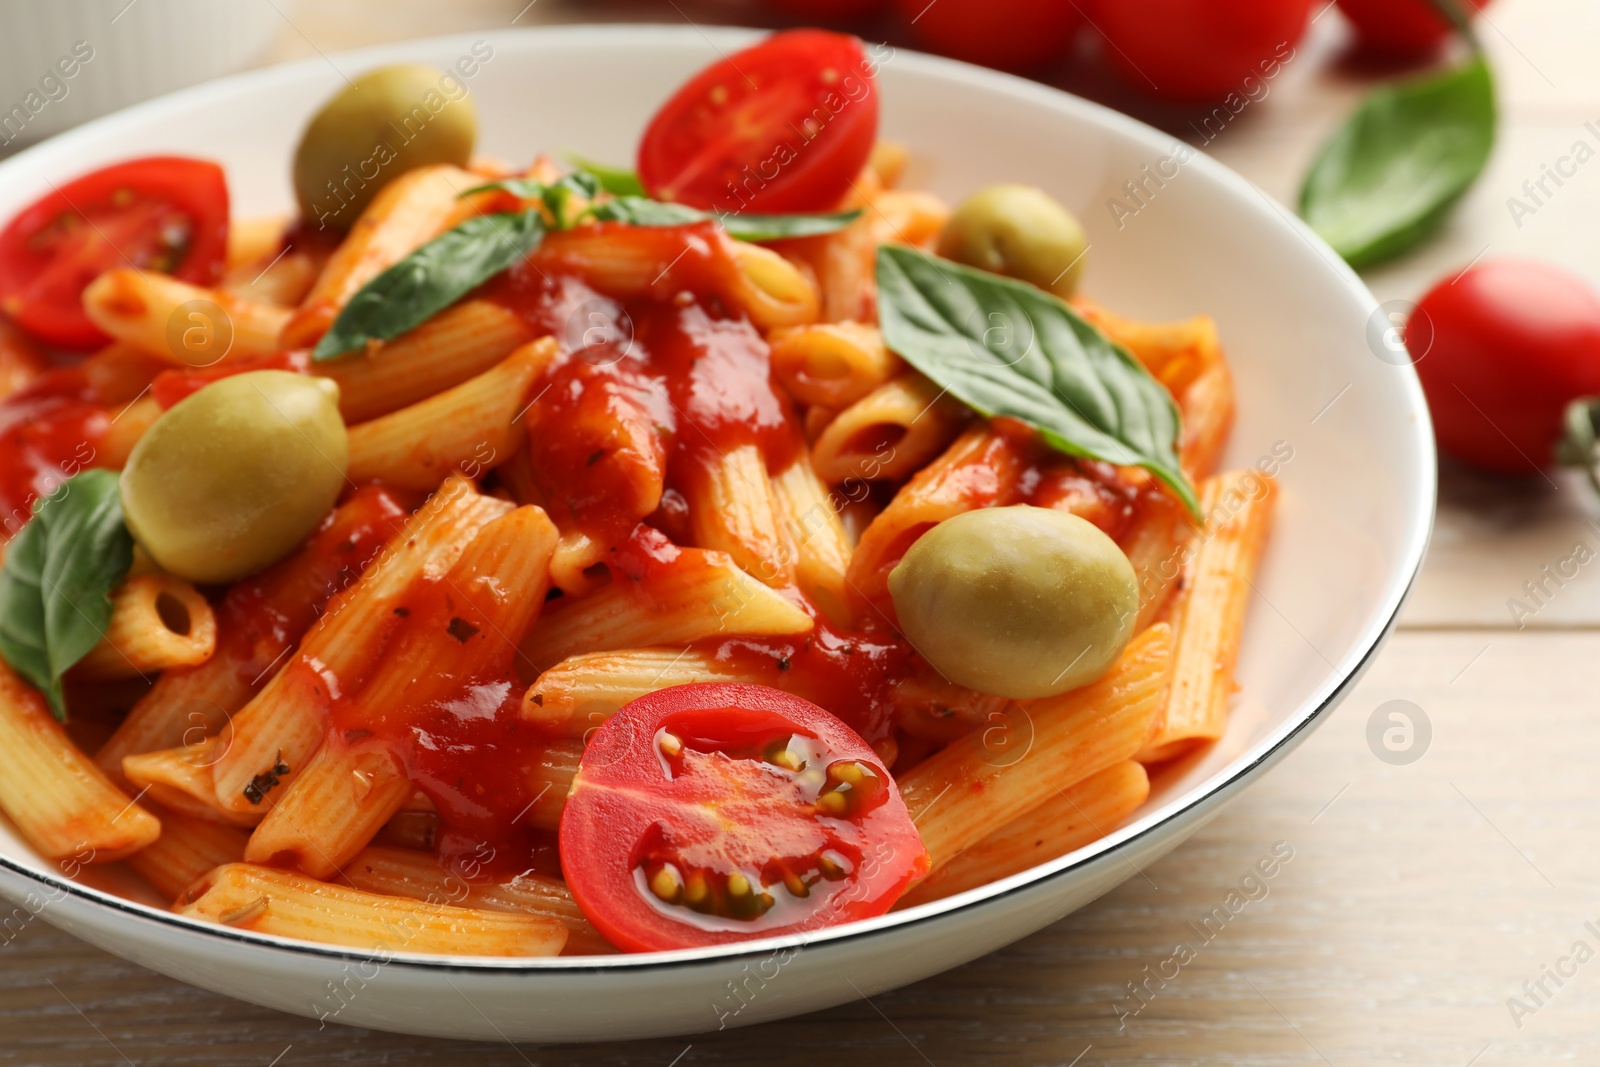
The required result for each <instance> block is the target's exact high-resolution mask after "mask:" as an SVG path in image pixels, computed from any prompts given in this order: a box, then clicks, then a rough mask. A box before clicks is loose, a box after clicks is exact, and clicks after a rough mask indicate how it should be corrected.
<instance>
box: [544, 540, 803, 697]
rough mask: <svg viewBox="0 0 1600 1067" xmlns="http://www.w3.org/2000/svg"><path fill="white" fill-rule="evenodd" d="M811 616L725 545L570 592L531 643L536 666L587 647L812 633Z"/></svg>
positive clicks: (675, 555) (686, 551)
mask: <svg viewBox="0 0 1600 1067" xmlns="http://www.w3.org/2000/svg"><path fill="white" fill-rule="evenodd" d="M812 626H813V622H812V619H811V616H809V615H807V614H806V613H805V612H804V611H802V610H801V609H800V608H798V607H796V606H795V605H794V604H793V603H791V602H790V601H789V600H787V599H786V598H784V597H783V596H782V595H781V594H780V593H777V592H774V591H773V590H771V589H768V588H767V587H766V586H764V585H762V584H761V583H760V582H758V581H756V580H755V579H754V578H752V577H750V575H748V574H746V573H745V572H744V571H742V570H740V569H739V568H738V567H736V566H735V565H734V563H733V561H732V560H731V559H730V558H729V557H728V556H727V554H726V553H723V552H711V551H706V550H705V549H699V548H681V549H675V550H674V551H672V552H671V553H670V555H669V557H668V558H667V559H666V560H663V561H661V562H660V563H659V564H657V565H655V566H652V567H651V568H650V570H649V571H648V573H646V574H644V575H643V576H641V577H639V578H638V579H637V580H634V579H630V578H622V579H617V580H613V581H612V583H611V584H610V585H606V586H602V587H601V588H599V589H597V590H595V591H594V592H592V593H590V594H588V595H587V596H584V597H578V598H574V599H572V600H568V599H567V598H565V597H563V598H562V599H561V600H559V601H557V602H556V603H555V604H554V605H552V606H551V609H550V610H549V611H547V612H546V613H545V615H544V619H543V621H542V622H541V623H540V625H539V626H538V627H536V628H535V629H534V631H533V632H532V633H531V634H530V635H529V636H528V638H527V640H525V641H524V642H523V646H522V652H523V654H524V655H525V656H526V657H527V659H528V661H529V662H530V663H531V664H532V665H533V667H534V668H535V669H536V670H544V669H546V668H549V667H553V666H555V665H556V664H557V663H559V662H561V661H562V660H564V659H566V658H567V657H569V656H575V655H577V654H578V653H580V652H609V651H612V650H615V649H620V648H641V647H644V646H647V645H683V644H688V643H689V642H691V641H698V640H700V639H701V638H706V637H716V636H718V635H720V634H743V635H753V636H781V635H787V634H803V633H809V632H810V631H811V628H812Z"/></svg>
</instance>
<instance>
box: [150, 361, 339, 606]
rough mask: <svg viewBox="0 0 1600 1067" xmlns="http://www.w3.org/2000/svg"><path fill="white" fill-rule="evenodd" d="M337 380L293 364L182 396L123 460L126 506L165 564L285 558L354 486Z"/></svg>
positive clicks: (238, 566)
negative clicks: (293, 368)
mask: <svg viewBox="0 0 1600 1067" xmlns="http://www.w3.org/2000/svg"><path fill="white" fill-rule="evenodd" d="M348 461H349V442H348V440H347V438H346V436H345V428H344V420H342V419H341V418H340V417H339V387H338V385H336V384H334V383H333V382H332V381H329V380H328V379H327V378H312V377H308V376H306V375H303V374H292V373H290V372H289V371H281V370H263V371H251V372H249V373H246V374H235V375H233V376H232V377H229V378H222V379H220V380H218V381H215V382H212V383H211V384H210V385H208V386H206V387H205V388H203V389H201V390H200V391H199V392H197V393H195V394H194V395H193V396H190V397H186V398H185V399H183V400H181V401H179V402H178V403H176V404H174V405H173V406H172V408H171V409H170V410H168V411H167V412H166V413H165V414H163V415H162V416H161V417H160V418H159V419H157V420H156V421H155V423H154V424H153V425H151V427H150V429H148V430H146V431H145V434H144V436H143V437H142V438H140V439H139V443H138V444H137V445H135V446H134V448H133V452H132V453H131V454H130V455H129V456H128V463H127V466H125V467H124V468H123V469H122V481H121V495H122V513H123V518H124V519H125V520H126V521H127V524H128V530H129V532H130V533H132V534H133V537H134V540H136V541H138V542H139V544H140V545H142V546H143V547H144V550H145V551H146V552H148V553H149V554H150V556H151V557H152V558H153V559H154V560H155V561H156V563H157V564H159V565H160V566H161V567H162V569H164V570H166V571H168V572H170V573H172V574H176V575H178V576H180V577H183V578H187V579H189V580H190V581H195V582H228V581H233V580H234V579H235V578H242V577H244V576H245V575H247V574H251V573H253V572H255V571H258V570H260V569H261V568H262V567H265V566H266V565H267V564H269V563H272V562H274V561H276V560H279V559H282V558H283V557H284V556H286V555H288V554H289V553H290V552H291V551H293V550H294V548H295V547H296V546H298V545H299V544H300V543H301V542H302V541H304V540H305V539H306V537H307V535H309V534H310V533H311V531H313V530H315V529H316V527H317V524H318V523H319V522H321V521H322V519H323V518H324V517H325V516H326V515H327V514H328V510H329V509H330V508H332V507H333V504H334V501H335V500H336V499H337V498H338V496H339V490H340V489H341V488H343V486H344V484H345V466H346V464H347V462H348Z"/></svg>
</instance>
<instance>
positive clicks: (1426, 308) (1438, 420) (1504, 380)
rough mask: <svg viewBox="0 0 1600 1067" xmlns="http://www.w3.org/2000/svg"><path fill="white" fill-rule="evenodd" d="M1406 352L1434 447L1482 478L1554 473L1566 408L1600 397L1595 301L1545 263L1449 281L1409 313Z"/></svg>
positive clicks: (1494, 267) (1491, 267) (1599, 320)
mask: <svg viewBox="0 0 1600 1067" xmlns="http://www.w3.org/2000/svg"><path fill="white" fill-rule="evenodd" d="M1406 344H1407V346H1408V347H1409V348H1410V351H1411V358H1412V359H1413V360H1415V361H1416V368H1417V375H1418V376H1419V377H1420V378H1421V379H1422V389H1423V392H1425V393H1426V394H1427V396H1428V407H1429V409H1430V410H1431V411H1432V413H1433V430H1434V434H1435V435H1436V436H1437V438H1438V440H1439V447H1440V448H1442V449H1443V450H1444V451H1446V452H1448V453H1450V454H1451V455H1453V456H1455V457H1457V458H1458V459H1463V460H1466V461H1467V462H1468V463H1472V464H1474V465H1476V466H1479V467H1483V468H1486V469H1488V470H1492V471H1501V472H1504V473H1507V474H1529V475H1532V474H1536V473H1537V472H1538V470H1539V468H1541V467H1545V466H1551V465H1553V464H1554V463H1555V455H1554V451H1555V445H1556V442H1557V441H1558V440H1559V439H1560V438H1561V435H1562V428H1563V427H1562V415H1563V412H1564V411H1565V410H1566V406H1567V402H1568V401H1570V400H1574V399H1576V398H1577V397H1580V396H1593V395H1597V394H1600V295H1596V293H1595V291H1594V289H1592V288H1591V287H1590V286H1589V284H1588V283H1587V282H1585V281H1584V280H1583V279H1582V278H1580V277H1578V276H1576V275H1574V274H1572V273H1570V272H1568V271H1566V270H1563V269H1562V268H1560V267H1556V266H1552V265H1550V264H1548V263H1538V262H1534V261H1532V260H1515V259H1505V260H1488V261H1485V262H1483V263H1479V264H1478V265H1476V266H1474V267H1472V268H1470V269H1468V270H1466V271H1463V272H1462V273H1461V274H1459V275H1457V274H1452V275H1450V276H1449V277H1447V278H1445V279H1443V280H1442V281H1440V282H1439V284H1438V285H1436V286H1434V287H1433V289H1432V290H1430V291H1429V292H1428V294H1427V295H1426V296H1424V297H1423V298H1422V301H1421V302H1420V303H1419V304H1417V307H1416V310H1415V311H1413V312H1412V314H1411V319H1410V321H1409V322H1408V324H1407V327H1406Z"/></svg>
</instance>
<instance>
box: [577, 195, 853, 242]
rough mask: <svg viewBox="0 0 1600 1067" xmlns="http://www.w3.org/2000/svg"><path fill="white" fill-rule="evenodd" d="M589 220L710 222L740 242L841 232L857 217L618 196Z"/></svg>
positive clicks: (595, 210) (654, 223)
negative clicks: (711, 207) (718, 208)
mask: <svg viewBox="0 0 1600 1067" xmlns="http://www.w3.org/2000/svg"><path fill="white" fill-rule="evenodd" d="M589 214H590V217H592V218H594V219H596V220H598V221H600V222H625V223H627V224H629V225H630V226H685V225H688V224H689V223H693V222H705V221H707V220H710V221H712V222H715V223H717V225H719V226H721V227H722V228H723V229H724V230H727V231H728V233H729V235H731V236H733V237H737V238H739V239H740V240H741V241H777V240H781V239H783V238H785V237H815V236H817V235H818V234H824V233H833V232H834V231H836V230H842V229H844V228H845V227H846V226H848V225H850V224H851V223H852V222H854V221H855V220H856V219H858V218H860V217H861V212H860V210H859V209H858V210H855V211H840V212H836V213H834V214H831V215H751V214H748V213H745V212H728V213H727V214H717V213H715V212H709V211H700V210H698V209H697V208H692V207H689V206H688V205H686V204H673V203H668V202H666V201H663V200H649V199H646V198H645V197H639V196H619V197H617V198H615V199H613V200H606V201H603V202H602V203H599V204H596V205H594V207H593V208H591V209H590V212H589Z"/></svg>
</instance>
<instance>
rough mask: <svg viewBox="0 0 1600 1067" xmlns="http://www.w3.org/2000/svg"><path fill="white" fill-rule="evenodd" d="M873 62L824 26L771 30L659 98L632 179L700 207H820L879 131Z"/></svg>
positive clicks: (849, 176)
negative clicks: (662, 100)
mask: <svg viewBox="0 0 1600 1067" xmlns="http://www.w3.org/2000/svg"><path fill="white" fill-rule="evenodd" d="M873 71H874V64H873V63H872V61H871V60H869V59H868V58H867V54H866V52H865V50H864V49H863V48H862V46H861V42H860V41H858V40H857V39H856V38H854V37H851V36H848V35H846V34H841V33H828V32H826V31H824V30H789V31H786V32H784V33H775V34H773V35H772V36H771V37H768V38H767V39H766V40H764V41H762V42H761V43H760V44H758V45H755V46H754V47H752V48H747V49H745V50H744V51H743V52H738V53H736V54H734V55H732V56H729V57H728V58H727V59H725V60H723V61H722V62H720V63H713V64H712V65H711V66H709V67H707V68H706V69H705V70H703V71H701V72H700V73H699V74H696V75H695V76H694V77H693V78H691V79H690V80H689V82H688V83H687V84H686V85H684V86H683V88H681V89H679V90H678V91H677V93H676V94H674V95H673V97H672V99H671V100H668V101H667V102H666V104H665V105H664V106H663V107H662V108H661V110H660V111H658V112H656V116H655V118H653V119H651V120H650V126H649V128H648V129H646V130H645V134H644V140H643V141H641V142H640V144H639V178H640V180H642V181H643V182H644V185H645V188H647V189H649V190H650V192H651V194H652V195H654V196H655V197H657V198H658V199H661V200H675V201H678V202H679V203H683V204H689V205H691V206H693V207H697V208H701V209H703V210H717V211H745V210H749V211H764V212H787V211H825V210H827V209H829V208H831V207H833V206H834V205H835V204H837V203H838V202H839V200H840V198H841V197H843V196H844V194H845V192H846V191H847V190H849V188H850V183H851V182H852V181H853V180H854V179H855V176H856V175H857V174H858V173H860V171H861V168H862V166H863V165H865V164H866V162H867V156H868V155H870V154H871V152H872V144H873V142H874V141H875V140H876V139H877V136H878V88H877V84H876V82H875V80H874V76H873Z"/></svg>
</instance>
